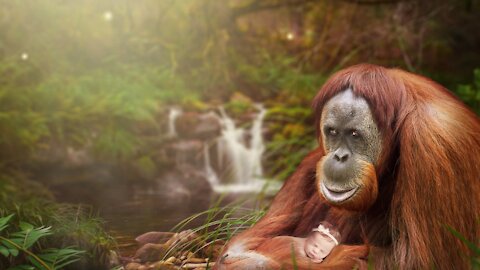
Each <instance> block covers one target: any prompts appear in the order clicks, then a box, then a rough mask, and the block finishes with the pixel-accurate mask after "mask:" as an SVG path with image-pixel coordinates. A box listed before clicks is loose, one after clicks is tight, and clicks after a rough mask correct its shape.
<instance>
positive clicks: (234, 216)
mask: <svg viewBox="0 0 480 270" xmlns="http://www.w3.org/2000/svg"><path fill="white" fill-rule="evenodd" d="M222 200H223V197H220V198H219V199H218V200H217V201H216V202H215V203H214V205H212V207H210V208H209V209H208V210H205V211H203V212H200V213H197V214H195V215H192V216H190V217H187V218H186V219H184V220H182V221H181V222H179V223H178V224H177V225H176V226H175V227H174V228H173V229H172V231H177V232H179V231H182V230H184V229H185V227H188V226H189V225H190V224H191V223H194V222H196V221H198V220H203V225H201V226H198V227H196V228H194V229H192V232H193V233H196V234H198V235H199V237H200V239H193V242H183V243H181V244H178V245H177V244H176V245H173V246H171V247H170V249H169V251H168V252H167V253H166V254H165V256H164V259H166V258H168V257H169V256H170V255H171V253H172V252H173V251H184V250H190V251H192V252H193V253H196V252H198V251H199V250H200V249H202V248H204V247H206V246H209V245H212V244H216V243H225V242H227V241H228V240H230V238H232V237H233V236H235V235H236V234H238V233H240V232H242V231H244V230H246V229H248V228H250V227H251V226H253V225H254V224H255V223H256V222H257V221H258V220H259V219H260V218H262V217H263V216H264V215H265V213H266V209H265V207H262V206H260V207H258V208H255V209H252V208H245V207H243V206H242V205H244V204H245V203H246V201H242V200H237V201H235V202H232V203H230V204H227V205H225V206H220V204H221V202H222ZM199 240H200V241H199Z"/></svg>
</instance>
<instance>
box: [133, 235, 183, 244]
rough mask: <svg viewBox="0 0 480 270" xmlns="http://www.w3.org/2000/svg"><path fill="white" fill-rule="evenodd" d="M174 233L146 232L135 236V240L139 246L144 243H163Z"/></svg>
mask: <svg viewBox="0 0 480 270" xmlns="http://www.w3.org/2000/svg"><path fill="white" fill-rule="evenodd" d="M174 234H175V233H172V232H147V233H144V234H142V235H140V236H138V237H137V238H135V241H137V243H138V244H139V245H140V246H143V245H145V244H163V243H165V242H167V241H168V239H170V238H171V237H172V236H173V235H174Z"/></svg>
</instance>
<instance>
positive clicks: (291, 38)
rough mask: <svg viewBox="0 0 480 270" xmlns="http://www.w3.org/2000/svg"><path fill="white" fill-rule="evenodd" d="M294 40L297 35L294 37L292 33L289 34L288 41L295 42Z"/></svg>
mask: <svg viewBox="0 0 480 270" xmlns="http://www.w3.org/2000/svg"><path fill="white" fill-rule="evenodd" d="M294 38H295V35H294V34H293V33H292V32H289V33H288V34H287V39H288V40H293V39H294Z"/></svg>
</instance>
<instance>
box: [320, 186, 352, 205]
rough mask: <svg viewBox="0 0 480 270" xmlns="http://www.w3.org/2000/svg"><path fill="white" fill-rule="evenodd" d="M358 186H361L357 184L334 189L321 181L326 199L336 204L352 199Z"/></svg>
mask: <svg viewBox="0 0 480 270" xmlns="http://www.w3.org/2000/svg"><path fill="white" fill-rule="evenodd" d="M358 188H359V187H358V186H357V187H354V188H351V189H345V190H333V189H329V188H328V187H326V186H325V184H324V183H323V182H322V183H321V190H322V193H323V196H324V197H325V199H327V200H328V201H330V202H332V203H335V204H339V203H342V202H344V201H346V200H348V199H350V198H351V197H352V196H353V195H355V193H356V192H357V190H358Z"/></svg>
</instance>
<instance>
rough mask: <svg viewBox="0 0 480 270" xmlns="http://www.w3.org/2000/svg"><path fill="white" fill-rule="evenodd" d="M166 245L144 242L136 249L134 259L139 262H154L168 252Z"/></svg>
mask: <svg viewBox="0 0 480 270" xmlns="http://www.w3.org/2000/svg"><path fill="white" fill-rule="evenodd" d="M168 248H169V247H168V245H166V244H151V243H148V244H145V245H144V246H143V247H141V248H140V249H138V250H137V252H136V253H135V255H134V256H133V258H134V259H138V260H139V261H140V262H154V261H158V260H161V259H162V258H163V257H164V256H165V254H166V253H167V252H168Z"/></svg>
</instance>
